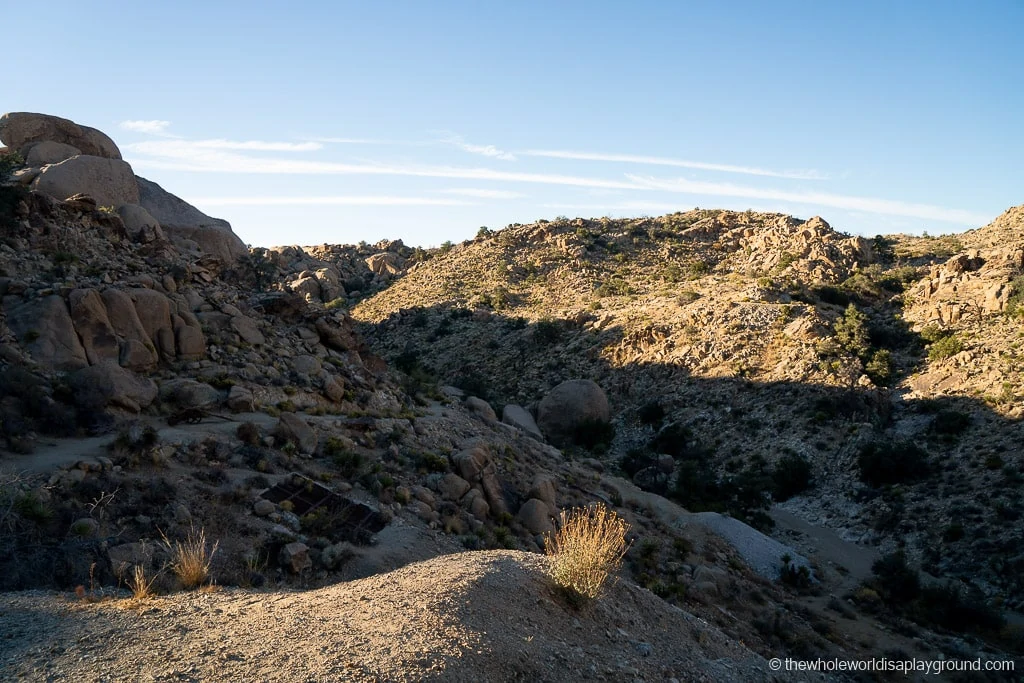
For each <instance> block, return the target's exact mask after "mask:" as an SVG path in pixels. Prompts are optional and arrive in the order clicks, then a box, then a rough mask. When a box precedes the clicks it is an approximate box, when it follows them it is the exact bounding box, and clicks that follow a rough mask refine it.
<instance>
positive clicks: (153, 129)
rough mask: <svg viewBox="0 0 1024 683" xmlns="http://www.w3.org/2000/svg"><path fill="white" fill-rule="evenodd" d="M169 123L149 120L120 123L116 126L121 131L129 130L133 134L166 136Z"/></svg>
mask: <svg viewBox="0 0 1024 683" xmlns="http://www.w3.org/2000/svg"><path fill="white" fill-rule="evenodd" d="M170 125H171V122H170V121H160V120H156V119H154V120H149V121H140V120H135V121H122V122H121V123H119V124H118V126H119V127H120V128H121V129H122V130H130V131H133V132H135V133H146V134H147V135H167V128H168V127H169V126H170Z"/></svg>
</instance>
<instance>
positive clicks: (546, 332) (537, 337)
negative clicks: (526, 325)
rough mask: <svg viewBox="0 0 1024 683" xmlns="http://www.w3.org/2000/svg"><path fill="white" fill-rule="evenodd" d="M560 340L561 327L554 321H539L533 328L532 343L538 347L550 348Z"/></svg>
mask: <svg viewBox="0 0 1024 683" xmlns="http://www.w3.org/2000/svg"><path fill="white" fill-rule="evenodd" d="M561 338H562V326H561V325H559V324H558V322H556V321H554V320H540V321H538V322H537V324H536V325H535V326H534V328H533V341H534V343H536V344H537V345H538V346H550V345H551V344H555V343H557V342H558V341H560V340H561Z"/></svg>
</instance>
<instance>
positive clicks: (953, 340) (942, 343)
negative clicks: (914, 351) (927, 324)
mask: <svg viewBox="0 0 1024 683" xmlns="http://www.w3.org/2000/svg"><path fill="white" fill-rule="evenodd" d="M963 350H964V343H963V342H962V341H960V338H959V337H957V336H956V335H955V334H950V335H947V336H945V337H942V338H941V339H937V340H935V341H934V342H932V343H931V344H929V345H928V358H929V360H943V359H945V358H949V357H950V356H955V355H956V354H958V353H960V352H961V351H963Z"/></svg>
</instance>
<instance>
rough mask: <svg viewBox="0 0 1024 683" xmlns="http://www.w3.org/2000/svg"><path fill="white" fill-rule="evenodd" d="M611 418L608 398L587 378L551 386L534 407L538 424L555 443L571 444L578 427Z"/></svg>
mask: <svg viewBox="0 0 1024 683" xmlns="http://www.w3.org/2000/svg"><path fill="white" fill-rule="evenodd" d="M610 419H611V413H610V410H609V408H608V397H607V396H605V393H604V390H603V389H601V387H599V386H598V385H597V384H596V383H595V382H592V381H590V380H589V379H571V380H568V381H567V382H562V383H561V384H559V385H558V386H557V387H555V388H554V389H552V390H551V391H550V392H549V393H548V395H547V396H545V397H544V399H543V400H542V401H541V402H540V405H539V406H538V407H537V425H538V426H539V427H540V430H541V432H543V433H544V436H546V437H547V438H548V440H549V441H551V443H553V444H555V445H556V446H560V447H564V446H567V445H570V444H571V443H572V442H573V441H574V440H575V437H576V436H577V434H578V431H579V430H580V429H581V428H585V427H586V426H587V425H588V424H596V423H606V422H608V421H609V420H610Z"/></svg>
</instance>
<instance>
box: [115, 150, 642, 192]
mask: <svg viewBox="0 0 1024 683" xmlns="http://www.w3.org/2000/svg"><path fill="white" fill-rule="evenodd" d="M124 149H125V151H127V152H129V153H130V154H132V155H133V156H132V158H131V159H130V161H131V163H132V165H133V166H136V167H138V168H151V169H153V168H155V169H163V170H174V171H193V172H203V173H269V174H307V175H394V176H413V177H423V178H454V179H459V180H495V181H506V182H519V183H538V184H544V185H568V186H575V187H597V188H610V189H624V190H645V189H647V188H646V187H645V186H643V185H640V184H638V183H635V182H629V181H624V180H606V179H602V178H587V177H580V176H568V175H558V174H545V173H520V172H512V171H496V170H494V169H489V168H460V167H452V166H415V165H394V164H367V163H361V164H345V163H338V162H331V161H314V160H307V159H273V158H268V157H259V156H251V155H244V154H237V153H235V152H233V151H229V150H225V149H221V148H211V147H209V146H204V145H197V144H195V143H193V142H189V141H186V140H151V141H147V142H137V143H133V144H130V145H126V146H125V148H124ZM134 155H139V156H134Z"/></svg>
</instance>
